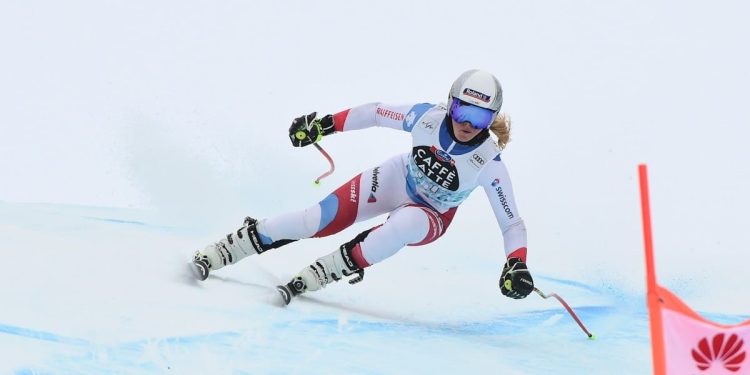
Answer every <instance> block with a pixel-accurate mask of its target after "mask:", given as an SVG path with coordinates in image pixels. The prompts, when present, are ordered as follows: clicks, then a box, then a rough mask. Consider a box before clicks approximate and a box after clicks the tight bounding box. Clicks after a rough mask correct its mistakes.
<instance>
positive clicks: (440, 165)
mask: <svg viewBox="0 0 750 375" xmlns="http://www.w3.org/2000/svg"><path fill="white" fill-rule="evenodd" d="M439 154H440V155H439ZM411 157H412V159H413V160H414V163H415V165H416V166H417V168H419V171H420V172H421V173H422V174H424V175H425V176H426V177H427V178H429V179H430V180H431V181H432V182H434V183H435V184H436V185H437V186H440V187H442V188H445V189H448V190H451V191H457V190H458V186H459V183H458V169H457V168H456V166H455V164H456V161H455V160H453V158H451V156H450V155H448V153H446V152H445V151H443V150H439V149H437V148H436V147H435V146H432V147H429V146H417V147H414V149H413V150H412V155H411ZM435 189H437V187H435Z"/></svg>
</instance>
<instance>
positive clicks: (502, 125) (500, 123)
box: [490, 113, 510, 150]
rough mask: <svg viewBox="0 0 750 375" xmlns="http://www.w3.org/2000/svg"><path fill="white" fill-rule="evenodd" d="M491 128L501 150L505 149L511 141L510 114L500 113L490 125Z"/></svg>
mask: <svg viewBox="0 0 750 375" xmlns="http://www.w3.org/2000/svg"><path fill="white" fill-rule="evenodd" d="M490 130H491V131H492V134H495V137H497V146H498V147H500V149H501V150H503V149H505V146H507V145H508V142H510V116H508V115H506V114H505V113H500V114H498V115H497V117H496V118H495V121H493V122H492V125H490Z"/></svg>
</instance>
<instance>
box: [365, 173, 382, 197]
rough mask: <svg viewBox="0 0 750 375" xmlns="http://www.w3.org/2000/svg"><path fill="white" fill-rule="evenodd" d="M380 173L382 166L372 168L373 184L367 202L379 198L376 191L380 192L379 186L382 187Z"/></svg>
mask: <svg viewBox="0 0 750 375" xmlns="http://www.w3.org/2000/svg"><path fill="white" fill-rule="evenodd" d="M378 175H380V167H375V168H374V169H373V170H372V180H371V181H372V184H371V185H372V186H371V187H370V197H369V198H367V203H374V202H377V201H378V199H377V198H375V193H377V192H378V188H379V187H380V184H379V183H378Z"/></svg>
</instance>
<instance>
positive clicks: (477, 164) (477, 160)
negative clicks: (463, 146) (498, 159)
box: [468, 154, 485, 169]
mask: <svg viewBox="0 0 750 375" xmlns="http://www.w3.org/2000/svg"><path fill="white" fill-rule="evenodd" d="M468 161H469V164H471V165H472V166H473V167H474V168H476V169H482V166H483V165H484V163H485V160H484V158H483V157H482V156H480V155H479V154H474V155H471V159H468Z"/></svg>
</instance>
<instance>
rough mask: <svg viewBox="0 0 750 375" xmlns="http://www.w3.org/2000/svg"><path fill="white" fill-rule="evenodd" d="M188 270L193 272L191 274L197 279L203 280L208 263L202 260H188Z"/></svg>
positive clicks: (206, 274)
mask: <svg viewBox="0 0 750 375" xmlns="http://www.w3.org/2000/svg"><path fill="white" fill-rule="evenodd" d="M190 270H191V271H192V272H193V276H195V278H196V279H197V280H199V281H204V280H206V279H207V278H208V272H209V271H208V265H207V264H205V263H204V262H200V261H193V262H190Z"/></svg>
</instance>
